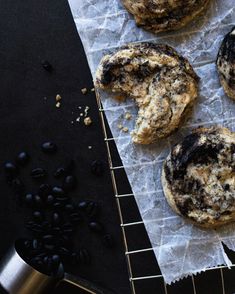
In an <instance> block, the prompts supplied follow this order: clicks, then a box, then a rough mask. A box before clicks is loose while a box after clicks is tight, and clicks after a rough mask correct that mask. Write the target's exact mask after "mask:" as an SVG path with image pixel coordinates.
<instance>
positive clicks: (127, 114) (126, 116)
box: [125, 112, 132, 120]
mask: <svg viewBox="0 0 235 294" xmlns="http://www.w3.org/2000/svg"><path fill="white" fill-rule="evenodd" d="M125 119H127V120H130V119H132V115H131V114H130V112H126V113H125Z"/></svg>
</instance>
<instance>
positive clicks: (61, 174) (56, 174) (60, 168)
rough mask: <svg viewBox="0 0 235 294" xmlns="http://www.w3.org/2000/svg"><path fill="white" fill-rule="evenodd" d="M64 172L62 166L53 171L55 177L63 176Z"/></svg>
mask: <svg viewBox="0 0 235 294" xmlns="http://www.w3.org/2000/svg"><path fill="white" fill-rule="evenodd" d="M65 174H66V171H65V168H64V167H58V168H57V170H56V171H55V172H54V177H55V178H60V177H63V176H64V175H65Z"/></svg>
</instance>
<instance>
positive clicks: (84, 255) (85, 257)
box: [78, 248, 91, 264]
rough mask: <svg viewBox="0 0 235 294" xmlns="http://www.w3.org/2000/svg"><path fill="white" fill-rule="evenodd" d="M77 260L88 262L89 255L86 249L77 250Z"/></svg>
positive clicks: (89, 260) (89, 259)
mask: <svg viewBox="0 0 235 294" xmlns="http://www.w3.org/2000/svg"><path fill="white" fill-rule="evenodd" d="M78 260H79V261H80V262H81V263H83V264H90V262H91V257H90V254H89V252H88V251H87V249H85V248H84V249H80V250H79V252H78Z"/></svg>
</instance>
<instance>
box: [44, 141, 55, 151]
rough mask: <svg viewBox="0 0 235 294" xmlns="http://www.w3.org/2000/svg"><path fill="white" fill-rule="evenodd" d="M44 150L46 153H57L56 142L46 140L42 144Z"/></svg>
mask: <svg viewBox="0 0 235 294" xmlns="http://www.w3.org/2000/svg"><path fill="white" fill-rule="evenodd" d="M42 151H43V152H44V153H49V154H52V153H55V152H56V151H57V146H56V144H54V143H52V142H45V143H43V144H42Z"/></svg>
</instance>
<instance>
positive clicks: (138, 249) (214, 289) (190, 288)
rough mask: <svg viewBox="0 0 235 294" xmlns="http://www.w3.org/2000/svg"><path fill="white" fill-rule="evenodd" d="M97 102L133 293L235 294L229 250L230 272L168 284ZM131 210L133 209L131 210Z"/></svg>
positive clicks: (218, 270) (234, 273) (223, 268)
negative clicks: (126, 188)
mask: <svg viewBox="0 0 235 294" xmlns="http://www.w3.org/2000/svg"><path fill="white" fill-rule="evenodd" d="M96 100H97V104H98V108H99V113H100V118H101V123H102V128H103V133H104V140H105V143H106V148H107V154H108V162H109V168H110V173H111V179H112V185H113V190H114V196H115V198H116V203H117V208H118V213H119V217H120V222H121V224H120V225H121V230H122V235H123V241H124V248H125V255H126V261H127V267H128V273H129V280H130V286H131V291H132V293H133V294H153V293H154V294H191V293H192V294H235V279H234V276H235V254H234V253H232V252H228V251H229V250H226V251H227V253H228V254H229V257H230V258H231V260H232V261H233V264H232V266H231V268H230V269H229V268H228V267H227V266H217V267H214V268H208V269H206V271H205V272H204V273H202V274H198V275H196V276H191V277H189V278H187V279H183V280H182V281H180V282H177V283H175V284H173V285H171V286H169V285H166V283H165V282H164V279H163V276H162V274H161V272H160V269H159V267H158V264H157V261H156V258H155V255H154V252H153V248H152V246H151V244H150V241H149V239H148V236H147V233H146V231H145V228H144V222H143V220H142V219H141V216H140V214H139V212H138V208H137V205H136V203H135V198H134V195H133V193H131V188H130V186H129V183H128V180H127V177H126V174H125V170H124V167H123V166H122V165H121V160H120V158H119V155H118V151H117V149H116V145H115V140H114V138H113V137H112V135H111V132H110V130H109V127H108V124H107V122H106V118H105V115H104V110H103V107H102V103H101V99H100V95H99V93H98V92H97V91H96ZM119 182H120V184H119ZM123 183H124V185H123ZM123 186H125V187H129V190H128V191H123V190H122V189H123V188H122V187H123ZM127 207H128V209H127ZM130 207H131V208H133V209H131V211H130ZM120 294H121V293H120Z"/></svg>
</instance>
